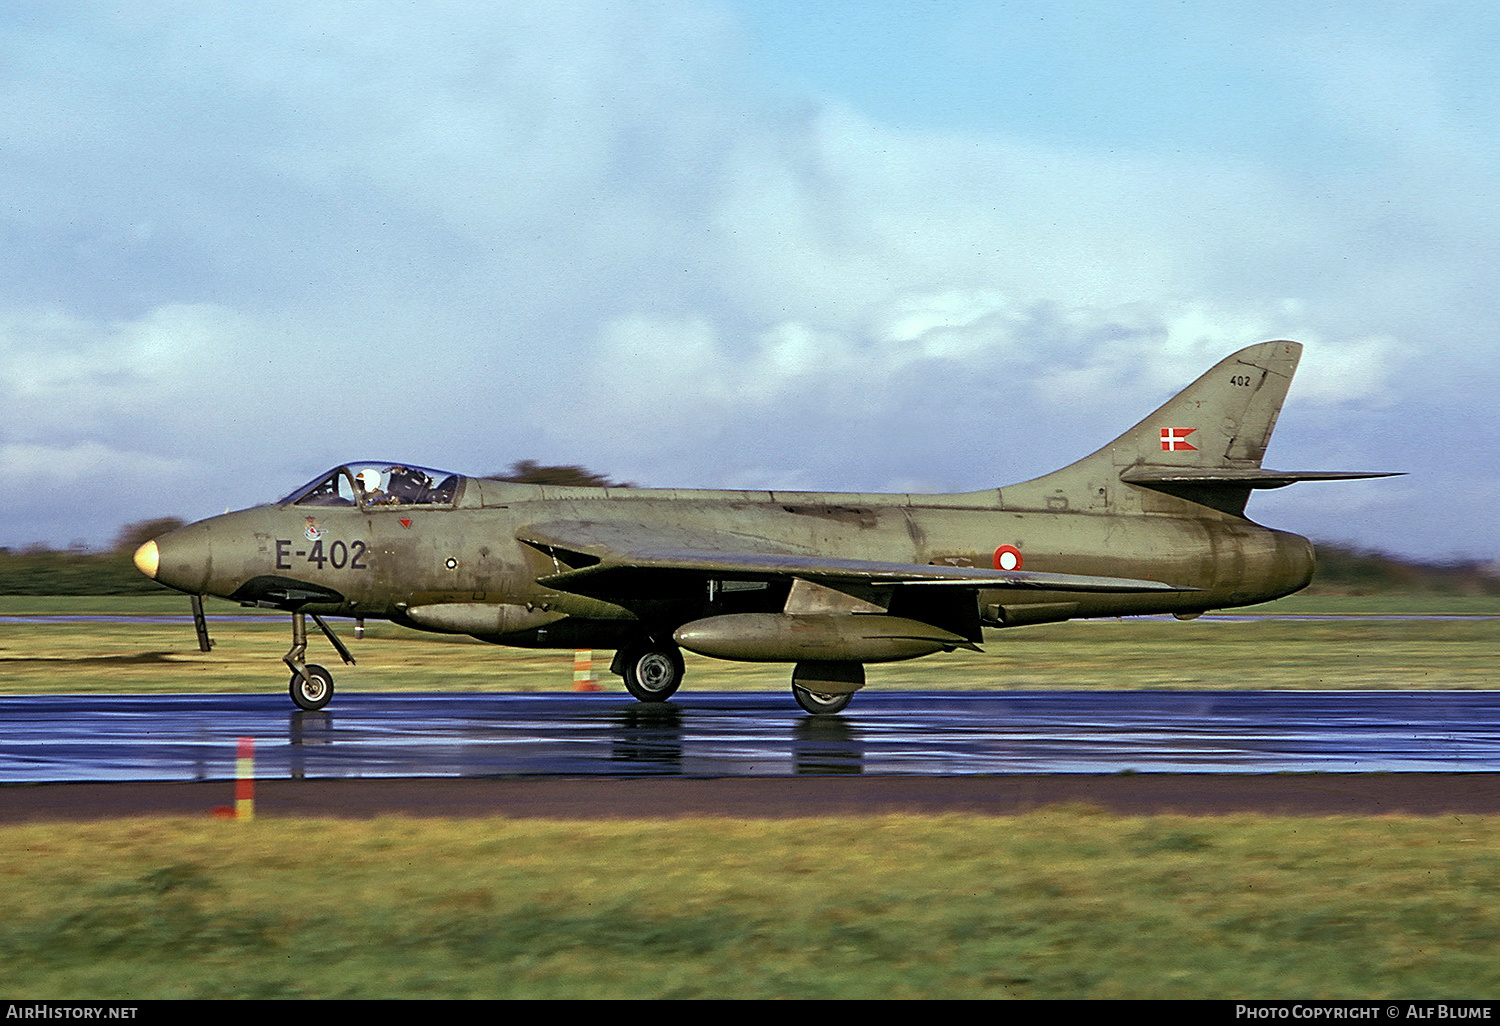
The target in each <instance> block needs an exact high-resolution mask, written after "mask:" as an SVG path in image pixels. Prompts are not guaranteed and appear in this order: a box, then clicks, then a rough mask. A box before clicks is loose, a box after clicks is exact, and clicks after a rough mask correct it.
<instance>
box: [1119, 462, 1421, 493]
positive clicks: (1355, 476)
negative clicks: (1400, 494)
mask: <svg viewBox="0 0 1500 1026" xmlns="http://www.w3.org/2000/svg"><path fill="white" fill-rule="evenodd" d="M1400 476H1402V475H1401V473H1400V472H1391V471H1360V470H1265V469H1263V468H1261V467H1243V468H1236V467H1204V468H1194V467H1181V468H1166V467H1147V466H1137V467H1131V468H1130V469H1128V470H1126V471H1124V472H1122V473H1121V474H1120V480H1121V481H1124V482H1126V483H1127V484H1138V485H1146V486H1147V487H1152V486H1155V485H1195V484H1197V485H1208V484H1225V485H1238V486H1239V487H1241V488H1285V487H1286V486H1287V485H1291V484H1296V483H1297V482H1298V481H1359V480H1364V479H1365V478H1372V477H1400Z"/></svg>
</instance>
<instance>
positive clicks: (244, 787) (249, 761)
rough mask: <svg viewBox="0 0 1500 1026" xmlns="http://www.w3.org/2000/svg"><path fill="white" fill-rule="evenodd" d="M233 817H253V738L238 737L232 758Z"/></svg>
mask: <svg viewBox="0 0 1500 1026" xmlns="http://www.w3.org/2000/svg"><path fill="white" fill-rule="evenodd" d="M234 818H235V819H254V818H255V738H253V737H242V738H240V744H239V752H238V756H237V758H236V759H235V760H234Z"/></svg>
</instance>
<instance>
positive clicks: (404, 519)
mask: <svg viewBox="0 0 1500 1026" xmlns="http://www.w3.org/2000/svg"><path fill="white" fill-rule="evenodd" d="M401 526H402V527H410V526H411V518H410V517H402V518H401Z"/></svg>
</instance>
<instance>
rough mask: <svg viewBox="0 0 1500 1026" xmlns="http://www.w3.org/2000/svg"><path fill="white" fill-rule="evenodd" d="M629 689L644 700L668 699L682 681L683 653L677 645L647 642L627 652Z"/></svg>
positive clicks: (638, 698)
mask: <svg viewBox="0 0 1500 1026" xmlns="http://www.w3.org/2000/svg"><path fill="white" fill-rule="evenodd" d="M621 669H622V670H623V671H624V672H623V673H622V674H621V676H622V677H623V678H624V679H625V690H626V691H629V692H630V693H631V695H633V696H634V697H635V698H636V700H638V701H641V702H665V701H666V700H667V699H669V698H671V697H672V696H673V695H674V694H676V693H677V689H678V687H679V686H681V684H682V672H683V662H682V652H681V651H680V650H679V649H678V648H677V646H676V645H659V644H653V643H647V644H644V645H640V646H637V647H636V648H632V649H630V650H629V651H627V652H626V654H625V659H624V665H623V666H622V667H621Z"/></svg>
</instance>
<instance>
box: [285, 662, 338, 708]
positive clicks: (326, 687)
mask: <svg viewBox="0 0 1500 1026" xmlns="http://www.w3.org/2000/svg"><path fill="white" fill-rule="evenodd" d="M289 690H290V691H291V695H292V701H293V702H294V703H296V705H297V708H298V709H305V710H307V711H308V712H316V711H317V710H319V709H321V708H323V707H324V706H325V705H327V704H328V702H329V699H331V698H333V674H331V673H329V672H328V669H327V667H324V666H319V665H318V664H317V663H308V664H307V674H306V676H304V675H303V674H301V673H293V674H292V683H291V687H290V689H289Z"/></svg>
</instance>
